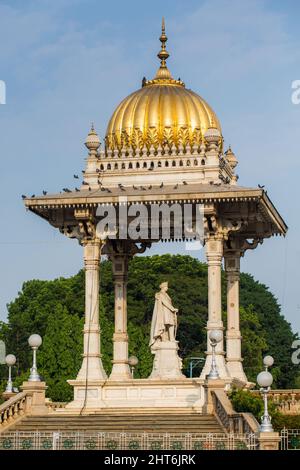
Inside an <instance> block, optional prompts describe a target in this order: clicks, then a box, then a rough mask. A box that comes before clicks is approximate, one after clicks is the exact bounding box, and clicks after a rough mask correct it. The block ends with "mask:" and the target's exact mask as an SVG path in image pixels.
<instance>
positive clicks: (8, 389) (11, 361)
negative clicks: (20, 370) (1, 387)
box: [5, 354, 16, 393]
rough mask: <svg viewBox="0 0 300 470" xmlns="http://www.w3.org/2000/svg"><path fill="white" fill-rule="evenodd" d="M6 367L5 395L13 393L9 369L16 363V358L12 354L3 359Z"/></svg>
mask: <svg viewBox="0 0 300 470" xmlns="http://www.w3.org/2000/svg"><path fill="white" fill-rule="evenodd" d="M5 362H6V365H7V366H8V381H7V385H6V389H5V392H6V393H13V383H12V380H11V368H12V366H14V365H15V363H16V356H14V355H13V354H8V355H7V356H6V358H5Z"/></svg>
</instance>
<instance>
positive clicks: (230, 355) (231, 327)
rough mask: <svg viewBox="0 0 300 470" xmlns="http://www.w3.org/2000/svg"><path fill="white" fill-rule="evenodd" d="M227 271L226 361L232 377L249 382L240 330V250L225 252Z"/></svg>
mask: <svg viewBox="0 0 300 470" xmlns="http://www.w3.org/2000/svg"><path fill="white" fill-rule="evenodd" d="M225 271H226V279H227V331H226V361H227V369H228V371H229V374H230V376H231V377H232V378H237V379H239V380H241V381H243V382H247V377H246V375H245V372H244V370H243V366H242V360H243V359H242V353H241V340H242V337H241V332H240V310H239V308H240V299H239V289H240V251H230V252H228V253H226V252H225Z"/></svg>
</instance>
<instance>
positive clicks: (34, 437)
mask: <svg viewBox="0 0 300 470" xmlns="http://www.w3.org/2000/svg"><path fill="white" fill-rule="evenodd" d="M0 449H1V450H255V449H256V439H255V435H254V434H164V433H100V432H98V433H97V432H94V433H88V432H38V431H33V432H30V431H24V432H17V431H16V432H7V433H5V434H2V435H0Z"/></svg>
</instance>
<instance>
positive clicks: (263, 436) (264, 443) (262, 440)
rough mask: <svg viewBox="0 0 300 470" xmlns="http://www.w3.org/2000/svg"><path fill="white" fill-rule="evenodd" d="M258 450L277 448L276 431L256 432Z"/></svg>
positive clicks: (278, 438) (278, 442)
mask: <svg viewBox="0 0 300 470" xmlns="http://www.w3.org/2000/svg"><path fill="white" fill-rule="evenodd" d="M258 442H259V450H278V449H279V444H280V435H279V433H278V432H260V433H259V434H258Z"/></svg>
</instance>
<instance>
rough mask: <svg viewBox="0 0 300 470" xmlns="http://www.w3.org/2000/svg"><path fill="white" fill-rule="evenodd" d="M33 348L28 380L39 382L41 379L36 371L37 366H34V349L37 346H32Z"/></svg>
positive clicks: (35, 349)
mask: <svg viewBox="0 0 300 470" xmlns="http://www.w3.org/2000/svg"><path fill="white" fill-rule="evenodd" d="M32 350H33V363H32V368H31V369H30V377H29V379H28V380H29V381H30V382H39V381H40V380H41V379H40V376H39V374H38V371H37V366H36V351H37V347H35V346H34V347H33V348H32Z"/></svg>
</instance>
